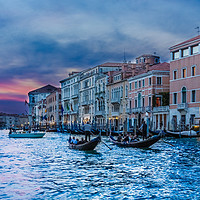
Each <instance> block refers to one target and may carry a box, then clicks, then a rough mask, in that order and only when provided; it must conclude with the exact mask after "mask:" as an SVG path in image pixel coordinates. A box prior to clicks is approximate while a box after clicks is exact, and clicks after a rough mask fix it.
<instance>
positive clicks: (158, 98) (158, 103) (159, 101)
mask: <svg viewBox="0 0 200 200" xmlns="http://www.w3.org/2000/svg"><path fill="white" fill-rule="evenodd" d="M159 106H161V97H156V107H159Z"/></svg>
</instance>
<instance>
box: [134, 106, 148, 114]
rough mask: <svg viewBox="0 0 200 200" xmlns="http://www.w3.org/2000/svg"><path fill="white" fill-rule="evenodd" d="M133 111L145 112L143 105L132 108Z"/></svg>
mask: <svg viewBox="0 0 200 200" xmlns="http://www.w3.org/2000/svg"><path fill="white" fill-rule="evenodd" d="M132 112H133V113H145V107H138V108H132Z"/></svg>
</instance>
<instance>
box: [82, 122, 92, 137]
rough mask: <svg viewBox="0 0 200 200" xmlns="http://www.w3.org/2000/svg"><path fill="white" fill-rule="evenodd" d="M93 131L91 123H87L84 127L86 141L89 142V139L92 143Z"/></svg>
mask: <svg viewBox="0 0 200 200" xmlns="http://www.w3.org/2000/svg"><path fill="white" fill-rule="evenodd" d="M91 130H92V126H91V125H90V123H89V122H87V123H86V124H85V125H84V131H85V141H87V137H88V138H89V141H90V135H91Z"/></svg>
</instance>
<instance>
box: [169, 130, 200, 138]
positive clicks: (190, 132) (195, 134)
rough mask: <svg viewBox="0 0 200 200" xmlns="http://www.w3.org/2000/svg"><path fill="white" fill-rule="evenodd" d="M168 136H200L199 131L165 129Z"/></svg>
mask: <svg viewBox="0 0 200 200" xmlns="http://www.w3.org/2000/svg"><path fill="white" fill-rule="evenodd" d="M166 133H167V135H168V136H171V137H175V138H192V137H200V134H199V132H196V131H193V130H191V131H181V132H173V131H166Z"/></svg>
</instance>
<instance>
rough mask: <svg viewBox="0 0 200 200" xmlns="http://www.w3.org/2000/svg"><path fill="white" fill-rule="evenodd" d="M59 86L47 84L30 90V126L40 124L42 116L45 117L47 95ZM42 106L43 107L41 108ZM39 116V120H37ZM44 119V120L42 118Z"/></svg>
mask: <svg viewBox="0 0 200 200" xmlns="http://www.w3.org/2000/svg"><path fill="white" fill-rule="evenodd" d="M56 89H57V88H56V87H54V86H52V85H46V86H44V87H41V88H38V89H36V90H33V91H30V92H29V93H28V96H29V103H28V106H29V123H30V126H34V125H39V123H40V121H41V118H40V117H43V119H44V117H45V115H44V113H45V109H46V108H44V106H43V105H44V101H43V100H45V99H46V97H47V96H48V95H49V94H51V93H52V92H53V91H55V90H56ZM40 106H41V108H40ZM36 116H37V121H36ZM42 121H43V120H42Z"/></svg>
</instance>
